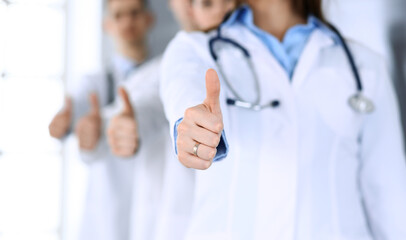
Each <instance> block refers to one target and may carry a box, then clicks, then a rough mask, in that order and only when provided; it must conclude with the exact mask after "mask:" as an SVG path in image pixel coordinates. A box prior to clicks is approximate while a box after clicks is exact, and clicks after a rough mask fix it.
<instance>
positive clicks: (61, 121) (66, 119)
mask: <svg viewBox="0 0 406 240" xmlns="http://www.w3.org/2000/svg"><path fill="white" fill-rule="evenodd" d="M72 108H73V107H72V100H71V99H70V98H69V97H66V99H65V106H64V108H63V110H62V111H60V112H59V113H58V114H56V115H55V117H54V118H53V119H52V121H51V123H50V124H49V134H50V135H51V136H52V137H54V138H58V139H60V138H62V137H64V136H65V135H66V133H67V132H68V131H69V128H70V125H71V123H72Z"/></svg>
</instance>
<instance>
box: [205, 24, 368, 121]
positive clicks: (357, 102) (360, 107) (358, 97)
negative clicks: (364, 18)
mask: <svg viewBox="0 0 406 240" xmlns="http://www.w3.org/2000/svg"><path fill="white" fill-rule="evenodd" d="M221 27H222V25H220V26H219V27H218V28H217V35H216V36H214V37H213V38H211V39H210V40H209V49H210V54H211V56H212V58H213V59H214V62H215V63H216V66H217V69H218V71H219V73H220V74H221V75H222V77H223V80H224V82H225V84H226V85H227V87H228V89H229V90H230V91H231V93H232V94H233V95H234V97H235V99H233V98H227V105H229V106H236V107H240V108H245V109H249V110H254V111H261V110H263V109H265V108H269V107H270V108H277V107H279V106H280V104H281V103H280V101H279V100H273V101H271V102H270V103H267V104H264V105H261V104H260V102H261V91H260V84H259V80H258V76H257V73H256V72H255V68H254V66H253V63H252V59H251V55H250V53H249V52H248V50H247V49H246V48H244V47H243V46H242V45H241V44H239V43H238V42H236V41H234V40H232V39H230V38H226V37H223V36H222V35H221ZM329 28H330V29H331V30H332V31H333V32H334V33H335V34H336V35H337V37H338V39H339V40H340V42H341V45H342V47H343V49H344V51H345V54H346V55H347V58H348V61H349V63H350V66H351V70H352V72H353V75H354V78H355V83H356V90H357V91H356V93H355V94H354V95H353V96H351V97H350V98H349V99H348V104H349V105H350V107H351V108H352V109H354V110H355V111H356V112H358V113H362V114H367V113H371V112H373V111H374V109H375V107H374V104H373V102H372V101H371V100H370V99H368V98H367V97H365V96H364V95H363V93H362V92H363V86H362V82H361V77H360V74H359V72H358V69H357V67H356V65H355V61H354V57H353V55H352V54H351V51H350V49H349V47H348V45H347V43H346V41H345V40H344V38H343V36H342V35H341V33H340V32H339V31H338V29H337V28H335V27H334V26H333V25H331V24H329ZM216 42H223V43H227V44H230V45H231V46H233V47H235V48H236V49H239V50H240V51H241V52H242V53H243V55H244V59H245V60H246V63H247V65H248V67H249V68H250V70H251V73H252V76H253V78H254V81H255V91H256V93H257V96H256V99H255V101H253V102H250V101H247V100H244V99H243V98H242V97H241V96H240V94H238V92H237V91H236V90H235V88H234V87H233V86H232V84H231V82H230V81H229V80H228V79H227V77H226V75H225V74H224V71H223V68H222V67H221V64H220V63H219V62H218V59H219V58H218V55H217V54H216V52H215V50H214V44H215V43H216Z"/></svg>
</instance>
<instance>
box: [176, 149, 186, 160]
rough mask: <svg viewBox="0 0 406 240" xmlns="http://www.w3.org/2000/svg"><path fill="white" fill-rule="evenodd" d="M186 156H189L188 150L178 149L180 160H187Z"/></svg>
mask: <svg viewBox="0 0 406 240" xmlns="http://www.w3.org/2000/svg"><path fill="white" fill-rule="evenodd" d="M186 157H187V154H186V152H184V151H178V158H179V160H181V161H185V160H186Z"/></svg>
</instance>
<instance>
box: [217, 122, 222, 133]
mask: <svg viewBox="0 0 406 240" xmlns="http://www.w3.org/2000/svg"><path fill="white" fill-rule="evenodd" d="M223 127H224V126H223V122H218V123H216V125H215V129H216V131H217V132H221V131H223Z"/></svg>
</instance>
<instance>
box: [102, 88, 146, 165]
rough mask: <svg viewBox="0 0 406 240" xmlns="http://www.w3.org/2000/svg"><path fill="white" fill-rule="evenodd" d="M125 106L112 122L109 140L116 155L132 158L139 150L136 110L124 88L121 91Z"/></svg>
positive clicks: (108, 135)
mask: <svg viewBox="0 0 406 240" xmlns="http://www.w3.org/2000/svg"><path fill="white" fill-rule="evenodd" d="M119 94H120V97H121V99H122V101H123V104H124V109H123V111H122V112H121V113H120V114H119V115H117V116H115V117H114V118H113V119H111V121H110V125H109V127H108V129H107V138H108V142H109V145H110V148H111V151H112V152H113V154H114V155H116V156H118V157H130V156H132V155H134V154H135V152H136V151H137V150H138V145H139V144H138V143H139V141H138V129H137V121H136V119H135V117H134V110H133V108H132V106H131V103H130V99H129V97H128V94H127V92H126V91H125V89H124V88H120V89H119Z"/></svg>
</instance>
